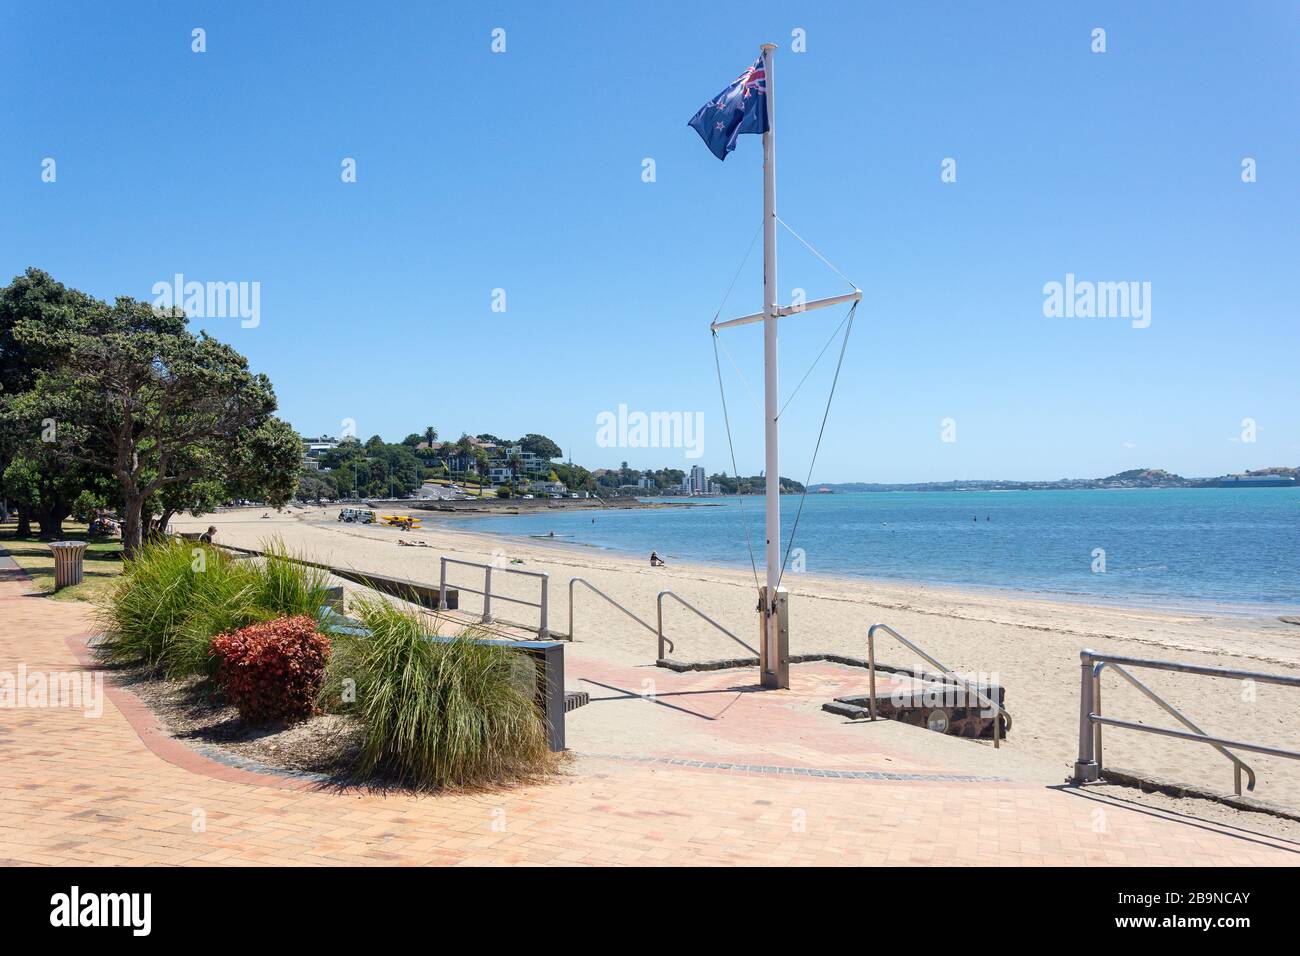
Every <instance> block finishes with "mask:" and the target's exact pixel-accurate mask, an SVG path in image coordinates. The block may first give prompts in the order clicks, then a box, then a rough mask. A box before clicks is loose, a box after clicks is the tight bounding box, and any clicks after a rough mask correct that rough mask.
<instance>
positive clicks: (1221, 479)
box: [808, 467, 1300, 494]
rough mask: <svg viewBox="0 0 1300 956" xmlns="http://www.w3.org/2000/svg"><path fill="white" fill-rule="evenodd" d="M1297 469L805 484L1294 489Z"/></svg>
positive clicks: (825, 487) (841, 488) (817, 486)
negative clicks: (1209, 474)
mask: <svg viewBox="0 0 1300 956" xmlns="http://www.w3.org/2000/svg"><path fill="white" fill-rule="evenodd" d="M1296 487H1300V468H1289V467H1276V468H1263V469H1260V470H1258V471H1247V472H1243V473H1241V474H1239V475H1220V476H1218V477H1215V478H1184V477H1183V476H1182V475H1175V474H1172V473H1171V472H1168V471H1164V470H1162V469H1159V468H1134V469H1132V470H1131V471H1122V472H1120V473H1119V474H1116V475H1110V476H1109V477H1106V478H1058V479H1056V480H1053V481H1010V480H999V479H974V480H970V481H922V482H912V483H900V484H887V483H878V482H866V481H847V482H821V483H813V484H811V485H809V486H808V490H809V492H810V493H812V494H818V493H821V494H828V493H829V494H834V493H851V492H861V491H1085V490H1088V489H1105V488H1296Z"/></svg>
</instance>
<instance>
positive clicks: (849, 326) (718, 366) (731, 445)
mask: <svg viewBox="0 0 1300 956" xmlns="http://www.w3.org/2000/svg"><path fill="white" fill-rule="evenodd" d="M775 218H776V221H777V222H779V223H780V224H781V225H782V226H784V227H785V230H786V231H787V232H788V233H790V235H792V236H794V237H795V238H796V239H798V240H799V241H800V242H801V243H803V244H804V246H805V247H807V249H808V251H810V252H811V253H812V254H813V255H815V256H816V257H817V258H818V259H820V260H821V261H822V262H823V263H824V264H825V265H826V266H827V267H828V268H829V269H830V270H831V271H832V272H834V273H835V274H836V275H837V276H839V277H840V278H841V279H843V280H844V281H845V282H847V283H848V284H849V287H850V288H852V289H854V290H855V291H856V290H857V288H858V286H857V283H855V282H854V281H853V280H852V279H850V278H849V277H848V276H846V275H845V274H844V273H843V272H841V271H840V270H839V269H838V268H836V267H835V265H834V264H833V263H832V262H831V261H830V260H829V259H827V258H826V257H825V256H824V255H822V254H821V253H820V252H818V251H817V249H816V248H814V246H813V245H812V243H810V242H809V241H808V240H807V239H805V238H804V237H803V236H801V235H799V233H797V232H795V231H794V229H792V228H791V227H790V224H789V223H787V222H786V221H785V220H784V219H782V218H781V217H780V216H776V217H775ZM762 227H763V223H762V222H761V221H760V222H759V228H758V229H757V230H755V232H754V236H753V238H751V239H750V240H749V248H748V249H746V250H745V258H744V259H742V260H741V263H740V268H738V269H737V270H736V274H735V275H734V276H732V278H731V284H730V285H729V286H727V293H726V295H724V296H723V297H722V304H721V305H719V306H718V311H717V312H715V313H714V314H713V321H714V322H715V323H716V322H717V321H718V317H719V316H720V315H721V314H722V310H723V308H724V307H725V306H726V304H727V299H728V298H730V296H731V292H732V290H733V289H734V288H735V286H736V280H737V279H739V278H740V273H741V272H742V271H743V270H744V268H745V264H746V263H747V262H748V261H749V256H750V254H751V253H752V252H753V251H754V243H755V242H756V241H757V240H758V233H759V232H760V231H761V230H762ZM857 311H858V302H854V303H853V305H852V306H851V307H850V308H849V311H848V314H847V315H846V316H845V317H844V318H843V319H842V320H841V321H840V324H839V325H838V326H836V328H835V331H834V332H832V333H831V336H830V338H829V339H827V340H826V344H825V345H823V346H822V350H821V351H820V352H818V353H817V358H815V359H814V360H813V363H812V365H810V366H809V367H808V371H806V372H805V373H804V375H803V378H801V379H800V380H799V384H798V385H796V386H795V388H794V391H793V392H791V393H790V397H789V398H787V399H786V400H785V404H783V405H782V406H781V410H780V411H778V412H777V414H776V420H777V421H780V419H781V416H782V415H784V414H785V410H786V408H787V407H789V405H790V402H792V401H793V400H794V397H795V396H796V395H797V394H799V390H800V389H801V388H803V385H804V383H805V382H806V381H808V376H810V375H811V374H812V373H813V371H814V370H815V369H816V368H817V366H818V364H819V363H820V362H821V360H822V356H824V355H825V354H826V350H827V349H828V348H830V346H831V343H832V342H834V341H835V337H836V336H837V335H839V332H840V329H844V340H843V342H841V343H840V354H839V359H838V360H837V361H836V363H835V376H834V378H832V379H831V390H830V394H829V395H827V397H826V408H825V410H824V411H823V412H822V422H821V427H820V428H819V429H818V431H817V443H816V444H815V445H814V446H813V454H812V461H810V462H809V464H808V475H807V477H806V478H805V479H804V486H803V494H802V495H801V496H800V497H799V507H798V509H797V510H796V511H795V515H794V524H793V525H792V526H791V528H790V540H789V542H788V543H787V544H786V549H785V555H784V557H782V559H781V571H780V573H779V574H778V575H777V587H780V586H781V581H782V580H783V579H784V578H785V568H786V564H787V563H788V562H789V560H790V552H791V550H792V549H793V548H794V537H795V533H796V532H797V531H798V530H799V519H800V518H801V517H802V516H803V506H804V502H805V501H806V500H807V498H808V482H810V481H811V480H812V472H813V469H814V468H815V467H816V466H817V455H818V453H819V452H820V451H821V446H822V436H823V435H824V434H825V433H826V421H827V419H828V418H829V417H830V413H831V402H832V401H834V399H835V387H836V385H837V384H838V383H839V380H840V370H841V369H842V368H843V366H844V353H845V351H846V350H847V349H848V345H849V335H850V333H852V331H853V319H854V317H855V316H856V315H857ZM712 332H713V367H714V370H715V371H716V372H717V375H718V393H719V395H720V396H721V398H722V420H723V423H724V425H725V426H726V431H727V449H728V451H729V452H730V454H731V470H732V472H734V473H735V476H736V492H737V495H736V499H737V501H738V502H739V504H740V515H741V524H742V526H743V527H744V529H745V544H746V545H747V546H748V548H749V564H750V567H751V569H752V570H753V572H754V585H755V586H756V587H757V586H758V583H759V581H758V562H757V560H756V559H755V558H754V542H753V540H752V538H751V537H750V534H749V524H748V523H747V522H746V521H745V518H744V513H745V496H744V495H743V494H740V469H739V467H738V466H737V465H736V446H735V442H734V441H733V440H732V436H731V417H730V414H729V413H728V410H727V391H726V387H725V386H724V384H723V380H722V361H721V359H720V358H719V356H718V344H719V340H718V330H717V329H713V330H712ZM722 350H723V351H724V352H726V353H727V361H728V362H730V363H731V367H732V368H734V369H735V370H736V374H737V375H738V376H739V377H740V381H741V383H742V384H743V385H744V386H745V391H746V392H748V393H749V397H750V400H751V401H752V402H753V403H754V406H755V408H758V407H759V405H758V399H757V397H755V395H754V392H753V390H752V389H751V388H750V387H749V381H748V379H746V378H745V376H744V373H742V372H741V371H740V368H739V367H738V366H737V365H736V361H735V359H733V358H732V357H731V352H730V351H729V350H728V349H727V347H726V346H725V345H723V346H722ZM765 480H767V481H771V480H772V476H771V475H767V476H766V479H765ZM776 482H777V488H778V493H779V489H780V484H781V476H780V474H777V476H776Z"/></svg>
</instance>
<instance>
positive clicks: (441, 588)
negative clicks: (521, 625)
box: [438, 557, 551, 640]
mask: <svg viewBox="0 0 1300 956" xmlns="http://www.w3.org/2000/svg"><path fill="white" fill-rule="evenodd" d="M439 560H440V569H439V576H438V606H439V607H441V608H445V607H446V606H447V565H449V564H460V565H464V566H465V567H469V568H481V569H482V570H483V590H481V591H480V590H478V589H476V588H469V587H465V586H463V585H456V588H457V589H458V590H461V591H468V592H469V593H470V594H479V595H482V597H483V623H484V624H491V623H492V621H493V617H492V599H493V598H494V597H495V598H496V599H497V600H498V601H510V602H512V603H514V604H523V605H525V606H527V607H535V608H538V609H539V610H540V611H541V621H540V623H539V624H538V627H537V636H538V638H539V639H541V640H546V639H547V638H548V637H550V630H549V629H548V628H547V610H548V604H549V601H548V596H549V595H548V592H549V590H550V580H551V576H550V575H549V574H547V573H546V572H545V571H524V570H521V569H519V568H501V567H493V566H492V565H490V564H483V563H482V562H479V561H462V560H461V559H459V558H447V557H443V558H440V559H439ZM493 571H504V572H505V573H506V574H518V575H522V576H524V577H530V578H538V579H540V581H541V583H542V591H541V599H540V600H538V601H525V600H523V599H522V598H517V597H511V596H510V595H508V594H493V593H492V572H493Z"/></svg>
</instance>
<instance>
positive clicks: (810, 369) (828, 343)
mask: <svg viewBox="0 0 1300 956" xmlns="http://www.w3.org/2000/svg"><path fill="white" fill-rule="evenodd" d="M856 306H857V303H856V302H855V303H854V307H855V308H856ZM851 318H853V309H849V311H848V313H847V314H846V315H845V316H844V318H842V319H840V324H839V325H837V326H835V331H834V332H832V333H831V337H830V338H829V339H827V340H826V344H825V345H823V346H822V350H821V351H820V352H818V353H817V357H816V358H815V359H813V363H812V365H809V366H808V371H806V372H804V373H803V378H801V379H799V384H798V385H796V386H795V387H794V391H793V392H791V393H790V397H789V398H787V399H786V400H785V405H782V406H781V410H780V411H779V412H777V413H776V420H777V421H780V420H781V416H782V415H784V414H785V410H786V407H787V406H788V405H789V404H790V403H791V402H793V401H794V397H795V396H796V395H798V394H799V389H801V388H803V383H804V382H806V381H808V376H809V375H811V374H812V373H813V369H815V368H817V365H818V363H819V362H821V360H822V356H823V355H825V354H826V350H827V349H828V348H830V347H831V343H832V342H834V341H835V336H837V335H839V334H840V329H842V328H844V323H845V322H847V321H849V319H851ZM724 348H725V346H724Z"/></svg>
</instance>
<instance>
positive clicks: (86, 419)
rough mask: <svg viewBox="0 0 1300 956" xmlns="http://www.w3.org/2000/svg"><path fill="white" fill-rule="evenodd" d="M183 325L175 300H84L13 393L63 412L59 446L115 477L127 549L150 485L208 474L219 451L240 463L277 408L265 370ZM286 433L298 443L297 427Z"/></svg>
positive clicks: (223, 459)
mask: <svg viewBox="0 0 1300 956" xmlns="http://www.w3.org/2000/svg"><path fill="white" fill-rule="evenodd" d="M185 326H186V319H185V315H184V313H183V312H181V311H180V310H179V309H172V310H167V311H163V310H155V309H153V308H152V307H151V306H150V305H148V304H147V303H144V302H139V301H136V300H134V299H130V298H126V297H122V298H119V299H118V300H117V302H116V303H115V304H114V305H113V306H112V307H108V306H102V307H98V308H94V309H91V310H90V315H89V321H88V322H87V324H86V327H85V328H84V329H77V330H73V331H71V332H70V333H69V334H68V335H67V336H66V341H65V343H64V351H63V354H62V361H61V362H60V363H59V364H58V365H57V366H56V367H54V368H51V369H42V370H41V371H40V373H39V374H38V375H37V378H36V382H35V385H34V386H33V388H32V389H30V390H29V391H28V392H26V393H24V395H23V396H20V398H19V402H18V403H19V404H20V405H21V406H23V407H22V412H23V413H25V414H27V415H28V416H34V415H38V414H43V416H44V417H49V418H54V419H55V420H56V421H57V422H58V423H59V428H58V439H57V448H58V449H59V451H60V453H61V454H62V455H63V456H64V457H65V458H67V459H71V460H76V461H81V462H83V463H86V464H89V465H91V466H92V467H98V468H103V469H105V470H106V471H108V472H109V473H110V474H111V475H112V477H113V478H114V479H115V480H116V482H117V483H118V488H119V494H118V497H119V500H120V503H121V507H122V542H123V548H124V550H125V552H126V555H127V557H131V556H133V555H134V554H135V551H136V550H137V549H138V548H139V546H140V541H141V537H142V533H143V529H144V508H145V504H146V501H148V500H149V498H150V496H152V495H156V494H159V493H170V492H169V491H168V489H171V486H174V485H182V486H184V485H188V484H192V483H194V482H196V481H199V480H213V478H214V476H213V475H211V474H210V473H208V472H209V470H210V469H212V468H213V467H214V463H216V464H217V466H219V467H220V468H222V469H224V468H227V467H232V466H233V467H236V468H242V467H243V466H244V465H245V464H246V462H243V461H242V460H241V459H242V458H243V456H245V455H246V454H247V453H248V449H247V447H246V446H247V443H248V441H249V440H250V436H251V435H253V434H254V433H256V432H257V431H258V430H259V429H260V428H262V426H264V425H265V424H266V422H267V421H268V420H269V419H270V417H271V414H272V413H273V412H274V411H275V408H276V401H275V393H274V391H273V390H272V388H271V383H270V380H269V379H267V377H266V376H265V375H260V374H256V375H255V374H253V373H251V372H250V371H249V370H248V361H247V360H246V359H245V358H244V357H243V356H242V355H240V354H239V353H238V352H236V351H235V350H234V349H233V348H231V347H230V346H229V345H226V344H224V343H222V342H218V341H217V340H216V339H214V338H211V337H210V336H208V335H207V334H206V333H202V332H201V333H200V334H199V335H197V336H196V335H194V334H192V333H190V332H189V331H188V330H187V329H186V327H185ZM286 429H287V426H286ZM286 434H287V437H289V438H290V439H292V441H293V444H294V447H295V448H297V447H298V446H297V436H296V435H294V434H293V432H292V430H291V429H288V430H287V432H286ZM297 454H298V452H297V451H295V462H294V467H293V468H292V469H291V470H290V472H289V475H288V477H287V480H286V483H287V484H288V488H289V489H290V490H292V487H293V482H294V481H295V480H296V474H297ZM222 477H223V475H217V476H215V478H216V480H221V478H222ZM265 477H266V476H265V475H263V476H262V478H263V479H264V478H265Z"/></svg>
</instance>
